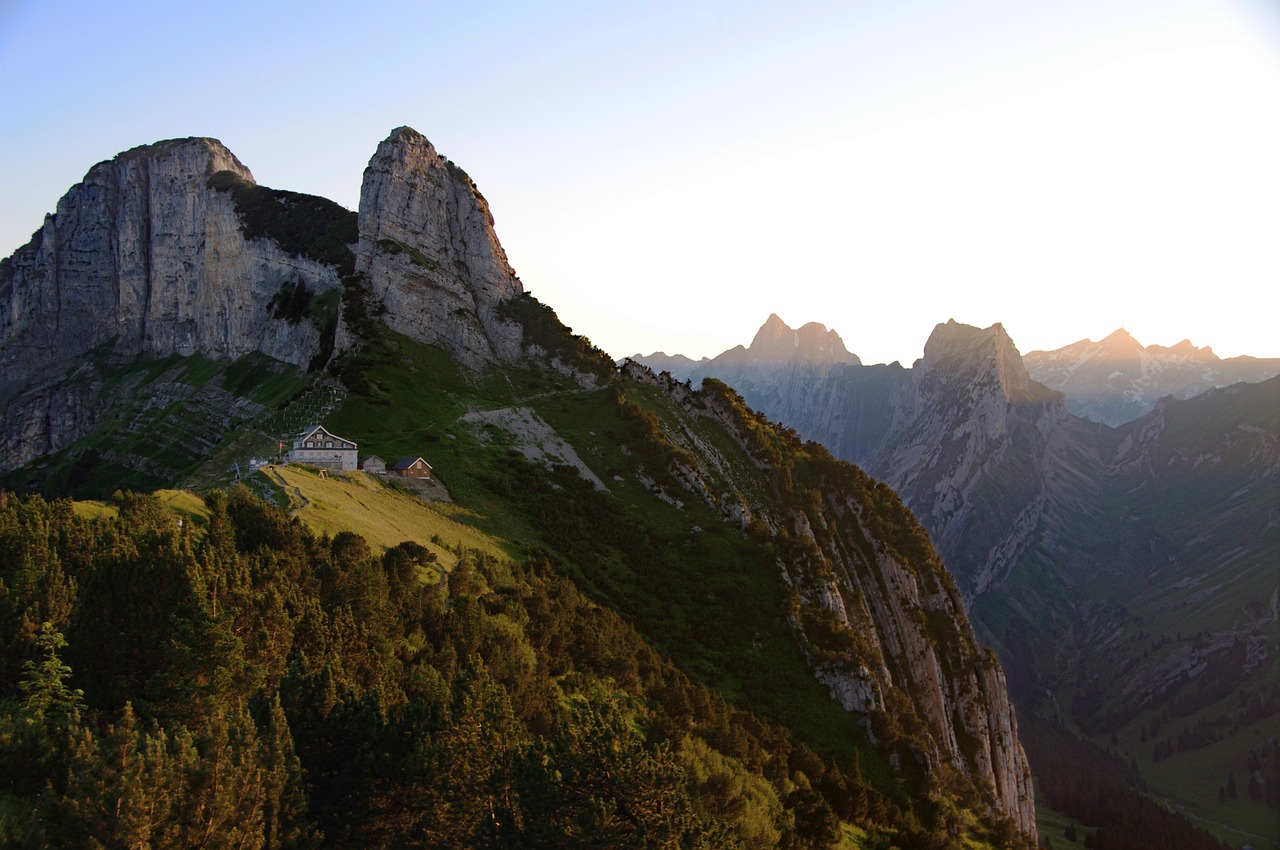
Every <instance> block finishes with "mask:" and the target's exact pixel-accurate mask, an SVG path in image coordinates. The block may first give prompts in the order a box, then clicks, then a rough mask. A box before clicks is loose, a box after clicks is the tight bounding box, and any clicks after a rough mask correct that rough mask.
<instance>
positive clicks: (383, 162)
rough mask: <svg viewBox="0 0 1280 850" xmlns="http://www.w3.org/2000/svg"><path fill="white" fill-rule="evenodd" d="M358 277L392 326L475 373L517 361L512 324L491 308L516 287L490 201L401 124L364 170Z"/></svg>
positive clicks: (517, 330) (517, 331)
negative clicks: (490, 365) (368, 286)
mask: <svg viewBox="0 0 1280 850" xmlns="http://www.w3.org/2000/svg"><path fill="white" fill-rule="evenodd" d="M356 271H357V273H360V274H363V275H365V276H366V278H367V279H368V281H369V283H370V284H371V286H372V288H373V292H374V295H375V296H376V298H377V299H378V300H379V301H380V302H381V303H382V305H383V306H384V307H385V308H386V314H385V315H384V316H383V321H384V322H385V323H386V324H387V326H388V327H390V328H391V329H392V330H395V331H398V332H400V333H403V334H405V335H406V336H409V337H412V338H413V339H416V340H418V341H420V342H424V343H429V344H435V345H441V346H444V347H445V348H447V349H449V350H450V351H451V352H452V353H453V354H454V355H455V356H456V357H457V358H458V360H459V361H460V362H462V363H463V364H464V365H466V366H468V367H470V368H473V369H476V368H480V367H482V366H484V365H486V364H488V363H496V362H501V361H513V360H516V359H518V358H520V357H521V331H520V328H519V326H518V325H516V324H514V323H512V322H508V321H504V320H503V319H501V318H500V317H499V316H498V314H497V306H498V304H499V303H501V302H502V301H505V300H506V299H508V298H511V297H513V296H515V295H519V294H520V293H521V292H523V291H524V288H523V286H522V285H521V283H520V280H519V278H517V277H516V275H515V272H514V271H513V270H512V268H511V265H510V264H509V263H508V262H507V255H506V253H505V252H504V251H503V250H502V246H501V245H499V244H498V238H497V236H496V235H495V234H494V230H493V217H492V216H491V215H490V214H489V205H488V203H487V202H486V201H485V199H484V198H483V197H482V196H481V195H480V192H479V190H477V189H476V187H475V184H473V183H472V182H471V179H470V178H469V177H468V176H467V175H466V173H465V172H463V171H462V169H460V168H458V167H457V166H456V165H454V164H453V163H452V162H450V161H449V160H447V159H445V158H444V157H442V156H441V155H440V154H438V153H436V149H435V148H434V147H432V145H431V143H430V142H429V141H427V139H426V138H425V137H424V136H423V135H422V134H420V133H418V132H417V131H415V130H412V129H410V128H408V127H400V128H398V129H396V130H394V131H392V133H391V135H390V136H389V137H388V138H387V139H386V140H385V141H384V142H382V144H380V145H379V146H378V150H377V152H376V153H375V154H374V155H373V158H372V159H371V160H370V161H369V167H368V168H366V169H365V173H364V183H363V186H362V188H361V191H360V244H359V247H358V248H357V251H356Z"/></svg>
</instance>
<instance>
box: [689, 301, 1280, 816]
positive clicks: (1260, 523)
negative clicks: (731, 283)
mask: <svg viewBox="0 0 1280 850" xmlns="http://www.w3.org/2000/svg"><path fill="white" fill-rule="evenodd" d="M771 321H772V320H771ZM711 363H712V364H714V363H716V360H715V359H713V360H712V361H711ZM747 371H750V370H749V369H748V370H747ZM708 374H709V375H715V372H714V371H713V370H711V369H708ZM773 374H774V373H773V372H771V370H770V369H769V368H768V367H764V368H761V369H759V370H758V371H757V372H756V373H755V374H754V376H753V375H751V374H744V373H743V371H742V370H741V369H740V370H739V371H736V372H735V371H733V370H731V369H728V368H726V370H725V372H724V376H725V377H726V378H732V379H733V380H735V381H737V382H738V384H737V385H738V386H741V387H743V395H744V398H745V399H746V401H747V402H748V403H749V404H752V405H754V406H758V407H759V408H760V410H761V412H762V413H763V414H764V415H765V416H767V417H769V418H770V419H775V418H776V419H779V420H781V421H782V422H784V423H786V424H788V425H791V426H793V427H795V428H796V429H797V430H798V431H799V433H800V434H801V435H802V436H803V437H805V438H807V439H814V440H818V441H820V442H823V443H824V444H826V445H828V446H830V447H831V449H832V451H833V452H834V453H835V454H837V456H840V457H843V458H844V459H846V460H850V461H852V462H856V463H858V464H859V465H860V466H862V467H864V468H865V469H866V470H867V471H868V472H869V473H870V474H871V475H873V476H875V477H876V478H878V479H880V480H882V481H884V482H885V483H886V484H887V485H889V486H890V487H892V488H893V489H894V490H895V491H896V492H897V493H899V495H901V496H902V498H903V501H904V502H905V503H906V505H907V506H908V507H909V508H910V509H911V510H912V511H913V512H914V513H915V514H916V515H917V516H918V517H919V518H920V521H921V523H922V524H923V525H924V527H925V528H926V529H927V530H928V532H929V535H930V538H931V539H932V541H933V543H934V545H935V546H936V547H937V549H938V552H939V554H940V555H941V557H942V560H943V562H944V563H945V564H946V565H947V567H948V570H949V571H950V572H951V573H953V574H954V575H955V576H956V578H957V582H958V584H959V586H960V588H961V591H962V593H963V595H964V597H965V600H966V605H967V607H968V610H969V613H970V615H971V617H972V618H973V621H974V624H975V627H976V628H977V630H978V633H979V634H980V635H981V636H982V638H983V639H984V640H987V641H990V642H991V643H992V644H993V645H994V646H995V648H996V650H997V652H998V654H999V655H1000V657H1001V659H1002V661H1003V662H1004V664H1005V666H1006V668H1007V669H1008V670H1009V675H1010V681H1011V687H1012V688H1013V691H1014V694H1015V696H1016V697H1017V698H1018V700H1019V704H1020V705H1021V706H1022V707H1023V709H1024V710H1028V711H1031V710H1034V711H1040V712H1045V713H1047V714H1049V715H1050V716H1052V717H1053V718H1055V719H1056V720H1058V721H1060V722H1064V723H1066V724H1067V725H1068V726H1070V727H1072V728H1075V729H1078V730H1080V731H1082V732H1084V733H1086V734H1088V735H1091V736H1095V737H1096V738H1099V739H1100V742H1101V743H1103V744H1104V745H1105V744H1112V738H1111V736H1113V735H1114V736H1115V738H1114V744H1113V745H1114V746H1117V747H1123V751H1124V752H1125V754H1126V758H1132V759H1134V760H1136V762H1137V763H1140V764H1141V765H1142V766H1143V776H1145V777H1146V778H1147V779H1148V780H1149V781H1150V782H1151V784H1152V785H1153V787H1157V788H1159V789H1160V791H1161V793H1164V794H1166V795H1167V796H1170V797H1174V798H1175V799H1177V800H1178V801H1179V802H1180V803H1181V804H1183V805H1186V806H1195V807H1196V809H1197V810H1203V806H1204V805H1205V804H1208V805H1209V806H1214V805H1216V804H1217V796H1218V794H1217V791H1218V788H1219V786H1220V785H1221V784H1223V783H1225V780H1226V778H1227V773H1228V772H1229V768H1230V769H1234V770H1239V771H1241V772H1244V771H1245V770H1246V769H1247V763H1248V762H1249V761H1250V755H1249V754H1250V751H1251V748H1252V747H1253V746H1254V743H1253V742H1252V740H1253V739H1252V737H1251V736H1253V735H1254V734H1255V733H1256V730H1257V729H1258V728H1259V725H1258V724H1259V723H1261V722H1263V719H1264V718H1274V717H1275V716H1276V715H1277V714H1278V713H1280V692H1276V691H1275V690H1274V687H1273V682H1274V679H1275V676H1276V675H1277V670H1280V660H1278V659H1277V655H1276V653H1275V652H1274V650H1273V649H1272V648H1271V647H1274V646H1275V645H1276V641H1277V639H1278V638H1280V619H1278V618H1277V616H1276V613H1275V612H1276V600H1277V596H1276V591H1275V587H1276V572H1275V565H1276V563H1278V562H1280V549H1278V548H1277V546H1278V545H1280V516H1278V515H1277V513H1276V505H1277V504H1280V490H1278V488H1280V478H1278V477H1277V476H1276V455H1275V451H1276V445H1277V443H1278V442H1280V419H1278V418H1277V417H1278V416H1280V384H1277V379H1271V380H1268V381H1266V382H1262V383H1255V384H1236V385H1233V386H1231V387H1226V388H1222V389H1217V390H1211V391H1209V392H1207V393H1203V394H1201V395H1199V396H1196V397H1194V398H1192V399H1188V400H1185V401H1180V400H1176V399H1172V398H1166V399H1164V400H1162V401H1160V402H1158V403H1157V404H1156V406H1155V407H1154V408H1153V409H1152V410H1151V411H1150V412H1148V413H1147V414H1145V415H1144V416H1142V417H1140V418H1139V419H1137V420H1135V421H1133V422H1130V423H1127V424H1126V425H1123V426H1121V427H1119V428H1111V427H1109V426H1106V425H1104V424H1100V423H1096V422H1090V421H1088V420H1085V419H1082V418H1080V417H1077V416H1075V415H1074V414H1072V413H1071V412H1070V410H1069V406H1068V405H1069V402H1068V400H1067V399H1066V398H1065V397H1064V395H1063V394H1062V393H1061V392H1057V391H1054V390H1051V389H1049V388H1047V387H1045V386H1043V385H1042V384H1039V383H1038V382H1036V381H1034V380H1033V379H1032V377H1031V375H1030V372H1029V370H1028V369H1027V368H1026V367H1025V365H1024V362H1023V360H1022V358H1021V357H1020V355H1019V353H1018V350H1017V348H1016V346H1015V345H1014V343H1013V341H1012V340H1011V339H1010V338H1009V336H1008V334H1007V333H1006V332H1005V330H1004V329H1003V328H1002V327H1001V326H1000V325H993V326H992V327H989V328H986V329H979V328H973V327H969V326H966V325H961V324H958V323H956V322H954V321H951V322H947V323H945V324H940V325H938V326H937V327H936V328H935V329H934V331H933V333H932V334H931V336H930V338H929V340H928V342H927V344H926V346H925V350H924V356H923V357H922V358H921V359H920V360H919V361H917V362H916V363H915V364H914V365H913V366H912V368H911V369H902V368H901V367H898V366H896V364H895V365H894V366H892V367H884V366H880V367H865V366H853V365H844V366H840V367H837V368H832V369H827V370H812V371H809V372H799V371H797V372H792V373H790V374H788V375H787V380H785V381H777V382H775V379H774V377H773ZM716 377H719V376H716ZM1242 706H1250V708H1247V709H1245V708H1242ZM1171 723H1178V724H1182V725H1183V727H1184V728H1181V729H1180V730H1179V734H1178V735H1177V736H1176V738H1177V740H1175V742H1174V743H1173V744H1167V743H1165V744H1162V746H1161V749H1160V758H1159V759H1156V758H1155V748H1154V745H1152V744H1151V743H1149V740H1150V738H1151V736H1152V735H1153V734H1154V733H1153V732H1152V729H1153V728H1155V729H1161V728H1166V727H1167V726H1168V725H1169V724H1171ZM1196 730H1198V731H1196ZM1054 734H1056V733H1054ZM1166 734H1167V733H1166ZM1178 740H1180V741H1181V743H1178ZM1208 748H1212V749H1213V751H1214V752H1215V753H1216V755H1215V756H1214V757H1213V761H1212V762H1210V763H1209V764H1211V765H1212V767H1209V766H1208V765H1207V764H1206V763H1205V759H1206V758H1208V755H1207V750H1208ZM1192 765H1196V766H1195V767H1192ZM1179 772H1180V773H1179ZM1188 773H1191V774H1195V775H1197V776H1199V777H1200V778H1199V779H1198V780H1197V781H1196V782H1194V783H1187V782H1186V781H1185V778H1180V777H1185V776H1187V775H1188ZM1244 808H1246V807H1243V806H1239V805H1235V806H1224V807H1223V808H1222V809H1221V810H1220V815H1219V819H1220V820H1234V821H1237V822H1241V823H1244V822H1252V823H1265V822H1266V820H1267V818H1268V817H1273V815H1269V814H1268V812H1267V810H1266V809H1265V807H1264V806H1263V805H1262V804H1261V800H1260V799H1259V800H1258V801H1257V805H1256V806H1255V807H1254V808H1253V809H1250V810H1248V811H1243V809H1244ZM1255 832H1256V833H1257V834H1264V835H1265V834H1268V833H1267V832H1266V830H1265V829H1261V830H1255Z"/></svg>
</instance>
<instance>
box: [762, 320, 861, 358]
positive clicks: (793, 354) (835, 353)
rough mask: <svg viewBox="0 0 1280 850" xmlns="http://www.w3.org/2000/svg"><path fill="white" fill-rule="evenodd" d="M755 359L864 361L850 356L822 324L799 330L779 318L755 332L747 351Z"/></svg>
mask: <svg viewBox="0 0 1280 850" xmlns="http://www.w3.org/2000/svg"><path fill="white" fill-rule="evenodd" d="M747 350H748V351H749V352H750V354H751V356H752V358H753V359H756V360H781V361H788V362H790V361H804V360H810V361H814V362H822V363H848V364H852V365H860V364H861V363H862V361H861V360H859V359H858V356H857V355H856V354H853V353H851V352H850V351H849V350H848V349H847V348H846V347H845V344H844V340H842V339H841V338H840V334H838V333H836V332H835V331H834V330H828V329H827V326H826V325H824V324H822V323H820V322H809V323H808V324H806V325H803V326H802V327H800V328H799V329H798V330H796V329H793V328H791V327H790V326H789V325H788V324H787V323H786V322H784V321H783V320H782V318H781V317H779V316H778V314H777V313H770V314H769V318H768V319H766V320H765V322H764V324H763V325H761V326H760V330H758V331H756V335H755V338H753V339H752V340H751V345H750V346H749V348H748V349H747Z"/></svg>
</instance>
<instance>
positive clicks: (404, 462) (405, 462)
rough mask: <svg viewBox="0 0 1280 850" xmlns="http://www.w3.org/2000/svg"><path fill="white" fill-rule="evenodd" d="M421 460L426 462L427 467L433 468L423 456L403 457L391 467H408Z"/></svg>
mask: <svg viewBox="0 0 1280 850" xmlns="http://www.w3.org/2000/svg"><path fill="white" fill-rule="evenodd" d="M420 460H421V461H422V462H423V463H424V464H426V467H427V469H430V468H431V464H429V463H427V462H426V461H425V460H423V459H422V458H421V457H402V458H400V459H399V460H398V461H396V462H395V465H394V466H392V467H391V468H392V469H408V468H409V467H411V466H413V465H414V464H415V463H417V462H418V461H420Z"/></svg>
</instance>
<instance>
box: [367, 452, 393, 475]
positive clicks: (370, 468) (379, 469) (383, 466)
mask: <svg viewBox="0 0 1280 850" xmlns="http://www.w3.org/2000/svg"><path fill="white" fill-rule="evenodd" d="M360 468H361V469H363V470H364V471H365V472H372V473H373V474H374V475H386V474H387V462H386V461H385V460H383V459H382V458H380V457H378V456H377V455H369V456H368V457H365V458H362V459H361V460H360Z"/></svg>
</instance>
